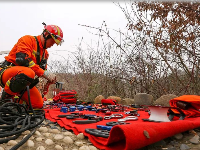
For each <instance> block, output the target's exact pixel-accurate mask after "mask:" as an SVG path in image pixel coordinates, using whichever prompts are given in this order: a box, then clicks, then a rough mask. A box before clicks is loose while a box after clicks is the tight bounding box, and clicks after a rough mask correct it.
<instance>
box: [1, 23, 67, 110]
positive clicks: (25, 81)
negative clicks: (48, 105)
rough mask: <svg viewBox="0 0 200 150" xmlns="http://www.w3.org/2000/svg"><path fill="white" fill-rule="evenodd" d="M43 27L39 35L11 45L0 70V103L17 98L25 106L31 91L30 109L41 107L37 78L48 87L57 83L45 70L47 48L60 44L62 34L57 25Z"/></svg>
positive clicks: (25, 37)
mask: <svg viewBox="0 0 200 150" xmlns="http://www.w3.org/2000/svg"><path fill="white" fill-rule="evenodd" d="M43 25H44V30H43V32H42V34H41V35H38V36H31V35H25V36H23V37H21V38H20V39H19V40H18V42H17V43H16V44H15V45H14V47H13V48H12V50H11V51H10V53H9V54H8V56H5V61H3V62H2V64H1V66H0V67H1V68H0V79H1V80H0V81H1V83H0V84H1V86H2V87H3V88H4V91H3V92H2V96H1V99H0V104H2V103H4V102H6V100H7V99H11V98H13V97H14V96H16V95H17V96H20V95H21V94H23V95H22V97H21V100H22V101H25V102H26V103H27V104H28V92H27V91H25V92H24V90H25V89H26V87H27V86H29V89H30V101H31V104H32V107H33V108H42V107H43V98H42V95H41V94H40V92H39V90H38V89H37V88H36V87H35V85H36V84H37V83H38V82H39V77H43V78H45V79H47V80H48V82H50V83H51V84H54V83H56V76H55V75H54V74H53V73H51V72H49V71H47V60H48V57H49V54H48V51H47V49H48V48H50V47H51V46H53V45H54V44H57V45H61V44H62V42H63V41H64V40H63V32H62V30H61V28H60V27H58V26H56V25H46V24H45V23H43Z"/></svg>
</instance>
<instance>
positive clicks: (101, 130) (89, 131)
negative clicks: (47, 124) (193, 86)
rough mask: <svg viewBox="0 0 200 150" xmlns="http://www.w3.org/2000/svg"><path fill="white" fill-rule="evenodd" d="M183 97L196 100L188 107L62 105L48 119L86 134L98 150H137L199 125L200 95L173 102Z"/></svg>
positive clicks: (51, 112) (50, 110) (49, 110)
mask: <svg viewBox="0 0 200 150" xmlns="http://www.w3.org/2000/svg"><path fill="white" fill-rule="evenodd" d="M184 98H186V99H189V98H193V100H190V102H191V103H190V104H189V105H188V106H187V107H183V106H182V105H181V104H178V107H177V106H174V105H171V106H172V107H163V106H140V107H138V106H137V107H134V106H131V105H130V106H124V105H119V104H118V105H103V104H98V105H95V104H94V105H92V104H91V105H82V106H81V105H75V104H61V105H57V106H58V107H54V108H53V107H47V108H46V109H45V112H46V113H45V117H46V118H47V119H49V120H51V121H53V122H57V123H58V124H59V125H60V126H61V127H64V128H65V129H67V130H72V131H73V132H74V133H75V134H76V135H77V134H79V133H83V134H84V135H85V136H87V137H88V138H89V140H90V141H91V142H92V144H93V145H94V146H96V147H97V148H99V149H105V150H134V149H140V148H142V147H145V146H147V145H150V144H153V143H155V142H157V141H160V140H162V139H165V138H167V137H170V136H173V135H175V134H178V133H181V132H184V131H187V130H192V129H194V128H197V127H199V126H200V117H198V113H196V114H195V113H194V112H195V111H196V110H197V107H196V108H193V106H194V105H195V104H197V106H198V103H199V102H197V99H199V100H200V96H197V97H194V96H186V97H178V98H175V99H173V100H171V101H172V102H171V103H172V104H174V101H175V100H176V102H178V101H181V102H182V101H183V99H184ZM194 99H196V100H194ZM187 103H188V101H187ZM194 103H195V104H194ZM180 107H181V108H180ZM183 108H184V109H183ZM194 110H195V111H194ZM191 112H192V113H191ZM84 116H86V117H84ZM87 117H88V118H87ZM89 118H92V119H91V120H90V119H89ZM93 119H94V120H93ZM158 135H159V136H158Z"/></svg>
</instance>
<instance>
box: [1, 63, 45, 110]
mask: <svg viewBox="0 0 200 150" xmlns="http://www.w3.org/2000/svg"><path fill="white" fill-rule="evenodd" d="M20 73H23V74H25V75H26V76H28V77H29V78H32V79H34V77H35V72H34V71H33V70H32V69H30V68H28V67H24V66H13V67H11V68H8V69H6V70H5V71H4V73H3V74H2V76H1V81H2V83H3V84H4V85H5V87H4V90H5V92H6V93H8V94H10V95H13V96H14V95H17V96H20V93H14V92H12V91H11V90H10V88H9V85H8V84H6V83H7V82H10V80H11V79H12V78H13V77H15V76H16V75H19V74H20ZM21 100H23V101H25V102H26V103H27V104H28V93H27V91H26V92H25V93H24V94H23V96H22V98H21ZM30 100H31V104H32V107H33V108H42V107H43V99H42V95H41V94H40V92H39V90H38V89H37V88H36V87H33V88H32V89H30Z"/></svg>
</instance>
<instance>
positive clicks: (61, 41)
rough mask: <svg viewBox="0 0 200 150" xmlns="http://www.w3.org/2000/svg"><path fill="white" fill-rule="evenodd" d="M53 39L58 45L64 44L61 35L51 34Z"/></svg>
mask: <svg viewBox="0 0 200 150" xmlns="http://www.w3.org/2000/svg"><path fill="white" fill-rule="evenodd" d="M51 37H52V38H53V39H54V41H55V42H56V44H57V45H61V44H62V43H63V42H64V40H63V39H62V38H61V37H60V36H59V35H55V34H51Z"/></svg>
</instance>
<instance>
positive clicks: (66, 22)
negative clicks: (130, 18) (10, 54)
mask: <svg viewBox="0 0 200 150" xmlns="http://www.w3.org/2000/svg"><path fill="white" fill-rule="evenodd" d="M115 2H116V1H115ZM120 3H123V1H120ZM0 14H1V19H0V26H1V32H0V33H1V34H0V51H9V50H11V49H12V47H13V46H14V44H15V43H16V42H17V40H18V39H19V38H20V37H21V36H24V35H39V34H41V32H42V30H43V25H42V22H45V23H46V24H55V25H58V26H60V27H61V29H62V30H63V33H64V40H65V42H64V43H63V45H62V46H57V45H54V46H53V47H51V48H50V49H49V52H50V55H51V53H54V54H55V51H57V50H59V51H60V50H61V51H65V52H67V51H68V52H69V51H75V50H76V45H78V44H79V41H80V39H81V38H82V37H83V38H84V42H86V43H88V44H89V43H90V42H91V41H92V40H95V36H94V35H92V34H91V33H90V32H88V30H90V29H88V28H86V27H82V26H80V25H78V24H82V25H89V26H94V27H100V26H101V24H102V22H103V21H106V23H107V25H108V27H109V28H112V29H117V30H118V29H124V28H125V27H126V24H127V22H126V19H125V17H124V14H123V12H122V11H121V10H120V8H119V7H118V6H116V5H115V4H114V3H113V2H112V1H94V2H93V1H83V2H81V1H75V2H73V1H58V2H57V1H42V2H39V1H35V2H33V1H30V2H25V1H17V2H14V1H8V2H6V1H3V2H0ZM59 53H61V52H59ZM62 53H63V52H62ZM0 57H1V58H2V55H0ZM51 57H52V56H51Z"/></svg>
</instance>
